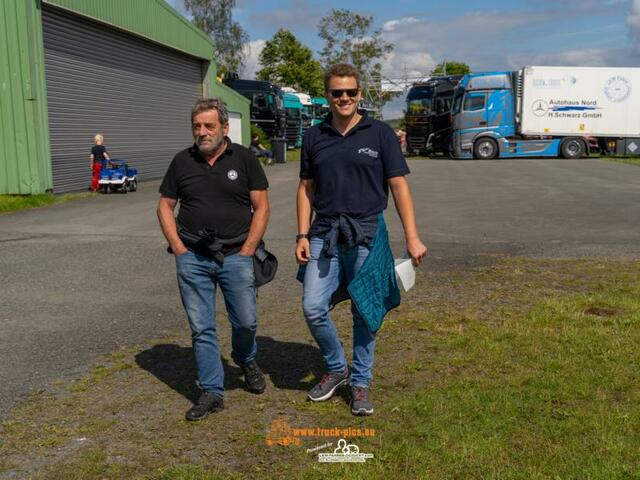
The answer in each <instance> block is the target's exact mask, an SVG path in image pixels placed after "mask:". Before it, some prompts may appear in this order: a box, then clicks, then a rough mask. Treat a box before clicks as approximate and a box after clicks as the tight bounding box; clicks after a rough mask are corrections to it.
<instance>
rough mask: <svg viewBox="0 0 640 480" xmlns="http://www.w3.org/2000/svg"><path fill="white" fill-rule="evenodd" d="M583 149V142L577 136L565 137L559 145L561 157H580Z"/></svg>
mask: <svg viewBox="0 0 640 480" xmlns="http://www.w3.org/2000/svg"><path fill="white" fill-rule="evenodd" d="M584 150H585V148H584V143H582V140H580V139H579V138H567V139H566V140H565V141H563V142H562V145H560V153H561V155H562V156H563V158H580V157H582V154H583V153H584Z"/></svg>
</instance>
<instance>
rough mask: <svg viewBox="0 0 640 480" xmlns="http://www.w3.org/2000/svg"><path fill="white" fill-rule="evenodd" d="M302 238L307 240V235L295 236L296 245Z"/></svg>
mask: <svg viewBox="0 0 640 480" xmlns="http://www.w3.org/2000/svg"><path fill="white" fill-rule="evenodd" d="M303 238H309V234H308V233H299V234H298V235H296V243H298V242H299V241H300V240H302V239H303Z"/></svg>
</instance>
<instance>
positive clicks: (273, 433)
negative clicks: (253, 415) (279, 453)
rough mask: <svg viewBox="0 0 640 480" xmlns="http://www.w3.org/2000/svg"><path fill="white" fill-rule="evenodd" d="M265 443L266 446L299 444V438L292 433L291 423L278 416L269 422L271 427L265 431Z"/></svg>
mask: <svg viewBox="0 0 640 480" xmlns="http://www.w3.org/2000/svg"><path fill="white" fill-rule="evenodd" d="M266 443H267V445H268V446H270V447H272V446H273V445H282V446H283V447H286V446H289V445H300V443H302V442H301V441H300V439H299V438H298V437H296V436H294V435H293V430H292V429H291V425H290V424H289V422H287V421H286V420H285V419H283V418H278V419H276V420H274V421H273V422H272V423H271V428H269V431H268V432H267V438H266Z"/></svg>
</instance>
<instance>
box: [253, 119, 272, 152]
mask: <svg viewBox="0 0 640 480" xmlns="http://www.w3.org/2000/svg"><path fill="white" fill-rule="evenodd" d="M256 135H258V138H259V139H260V143H261V144H262V146H263V147H264V148H266V149H267V150H273V149H272V148H271V139H270V138H269V137H268V136H267V134H266V133H264V130H262V129H261V128H260V127H259V126H258V125H255V124H253V123H252V124H251V138H253V137H255V136H256Z"/></svg>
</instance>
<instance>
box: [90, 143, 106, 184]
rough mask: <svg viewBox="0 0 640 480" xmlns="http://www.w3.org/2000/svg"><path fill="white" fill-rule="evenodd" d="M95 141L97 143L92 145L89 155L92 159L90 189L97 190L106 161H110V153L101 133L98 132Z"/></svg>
mask: <svg viewBox="0 0 640 480" xmlns="http://www.w3.org/2000/svg"><path fill="white" fill-rule="evenodd" d="M93 141H94V143H95V145H94V146H93V147H91V155H89V160H90V161H91V186H90V187H89V190H91V191H94V192H97V191H98V186H99V185H100V171H101V170H102V169H103V168H104V162H105V161H109V153H108V152H107V147H105V146H104V145H103V144H104V137H103V136H102V135H101V134H99V133H98V134H96V136H95V137H93Z"/></svg>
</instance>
